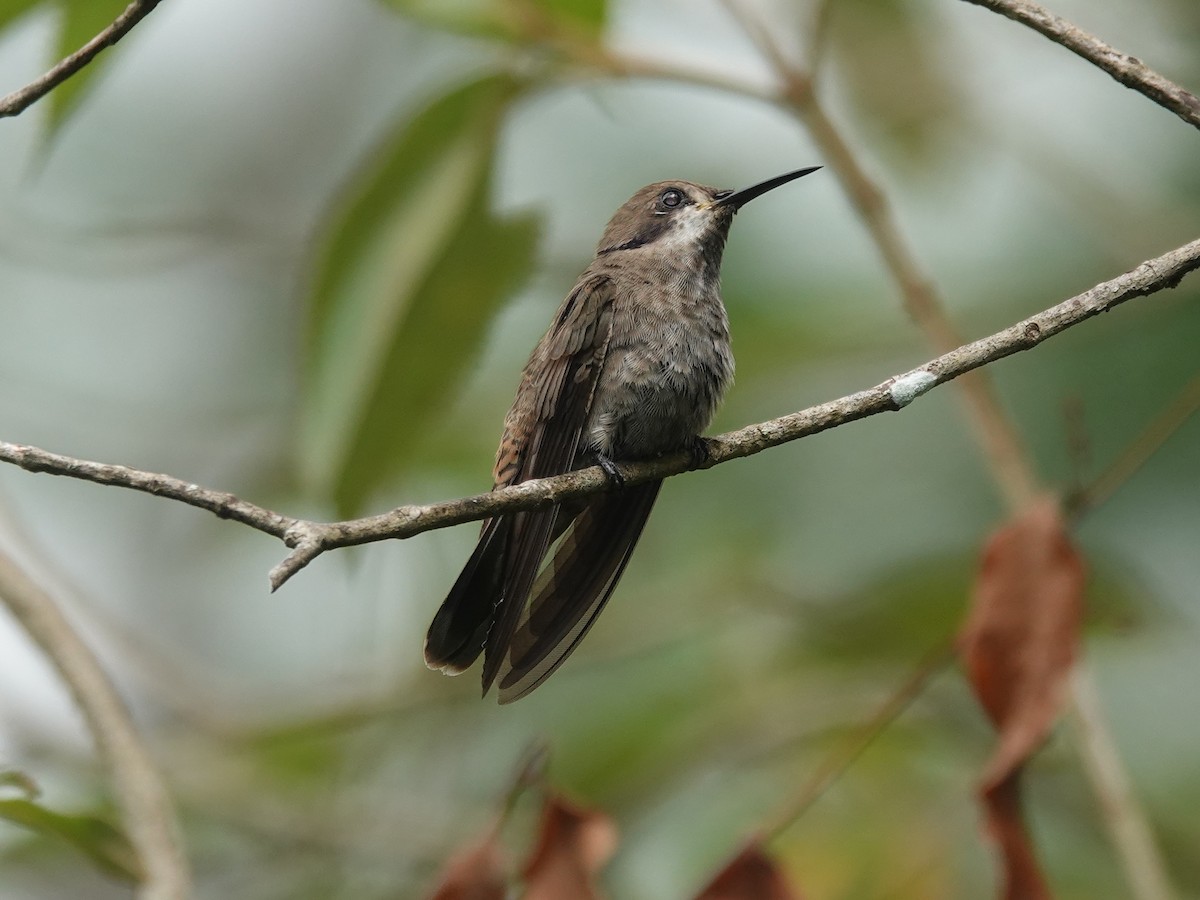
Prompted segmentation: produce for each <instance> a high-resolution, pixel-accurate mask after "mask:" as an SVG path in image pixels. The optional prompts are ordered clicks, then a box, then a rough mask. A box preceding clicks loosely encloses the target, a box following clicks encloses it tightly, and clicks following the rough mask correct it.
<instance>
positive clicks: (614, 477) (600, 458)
mask: <svg viewBox="0 0 1200 900" xmlns="http://www.w3.org/2000/svg"><path fill="white" fill-rule="evenodd" d="M596 462H597V464H599V466H600V468H602V469H603V470H604V474H605V475H607V476H608V482H609V484H611V485H612V486H613V487H615V488H616V489H617V490H620V489H621V488H623V487H625V476H624V475H622V474H621V470H620V469H618V468H617V464H616V463H615V462H613V461H612V460H611V459H609V458H608V457H607V456H605V455H604V454H603V453H599V452H597V453H596Z"/></svg>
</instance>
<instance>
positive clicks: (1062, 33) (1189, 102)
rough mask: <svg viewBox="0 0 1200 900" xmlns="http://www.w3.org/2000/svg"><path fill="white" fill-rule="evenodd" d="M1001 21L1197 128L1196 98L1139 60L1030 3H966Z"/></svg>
mask: <svg viewBox="0 0 1200 900" xmlns="http://www.w3.org/2000/svg"><path fill="white" fill-rule="evenodd" d="M967 2H968V3H974V4H975V5H976V6H982V7H985V8H987V9H990V10H991V11H992V12H995V13H999V14H1000V15H1002V16H1004V17H1005V18H1008V19H1012V20H1013V21H1014V22H1020V23H1021V24H1022V25H1028V26H1029V27H1030V28H1032V29H1033V30H1034V31H1037V32H1039V33H1040V34H1043V35H1045V36H1046V37H1048V38H1050V40H1052V41H1054V43H1056V44H1059V45H1061V46H1063V47H1066V48H1067V49H1068V50H1070V51H1071V52H1072V53H1074V54H1075V55H1077V56H1082V57H1083V58H1084V59H1086V60H1087V61H1088V62H1090V63H1091V64H1092V65H1094V66H1096V67H1097V68H1100V69H1103V70H1104V71H1105V72H1107V73H1108V74H1109V75H1111V76H1112V77H1113V78H1115V79H1116V80H1117V81H1119V82H1121V84H1123V85H1125V87H1127V88H1132V89H1133V90H1135V91H1137V92H1138V93H1140V94H1144V95H1145V96H1147V97H1149V98H1150V99H1151V100H1153V101H1154V102H1155V103H1157V104H1158V105H1159V106H1161V107H1163V108H1164V109H1168V110H1170V111H1171V112H1173V113H1175V115H1177V116H1179V118H1181V119H1183V121H1185V122H1187V123H1188V124H1189V125H1191V126H1192V127H1193V128H1200V97H1197V96H1196V95H1195V94H1192V93H1190V92H1189V91H1185V90H1184V89H1183V88H1181V87H1180V86H1179V85H1177V84H1175V83H1174V82H1173V81H1170V80H1168V79H1166V78H1163V77H1162V76H1161V75H1159V74H1158V73H1157V72H1155V71H1154V70H1153V69H1151V68H1149V67H1148V66H1146V65H1145V64H1144V63H1142V61H1141V60H1140V59H1137V58H1136V57H1133V56H1130V55H1129V54H1127V53H1122V52H1121V51H1120V50H1118V49H1116V48H1115V47H1111V46H1109V45H1108V44H1106V43H1104V41H1102V40H1100V39H1099V38H1098V37H1095V36H1094V35H1091V34H1088V32H1086V31H1084V30H1083V29H1081V28H1077V27H1076V26H1074V25H1072V24H1071V23H1070V22H1068V21H1067V20H1066V19H1063V18H1060V17H1059V16H1056V15H1055V14H1054V13H1052V12H1050V10H1048V9H1046V8H1045V7H1044V6H1041V5H1039V4H1037V3H1034V2H1033V0H967Z"/></svg>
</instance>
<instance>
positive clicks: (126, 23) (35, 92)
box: [0, 0, 161, 117]
mask: <svg viewBox="0 0 1200 900" xmlns="http://www.w3.org/2000/svg"><path fill="white" fill-rule="evenodd" d="M160 2H161V0H133V2H132V3H130V4H129V5H128V6H127V7H125V11H124V12H122V13H121V14H120V15H119V16H117V18H116V19H114V20H113V23H112V24H111V25H109V26H108V27H107V28H105V29H104V30H103V31H101V32H100V33H99V34H98V35H96V36H95V37H94V38H92V39H91V40H90V41H88V42H87V43H86V44H84V45H83V46H82V47H80V48H79V49H78V50H76V51H75V52H74V53H72V54H71V55H70V56H68V57H67V58H66V59H64V60H62V61H61V62H59V63H58V64H57V65H55V66H54V68H52V69H51V70H50V71H49V72H47V73H46V74H45V75H43V76H42V77H40V78H38V79H36V80H35V81H31V82H30V83H29V84H27V85H25V87H23V88H20V89H19V90H15V91H13V92H12V93H11V94H8V95H7V96H5V97H0V117H4V116H16V115H20V114H21V113H23V112H24V111H25V110H26V109H28V108H29V107H30V106H32V105H33V104H34V103H36V102H37V101H38V100H40V99H41V98H42V97H44V96H46V95H47V94H48V93H50V92H51V91H52V90H54V89H55V88H56V87H58V86H59V85H60V84H62V83H63V82H64V81H66V80H67V79H68V78H70V77H71V76H72V75H74V74H75V73H76V72H78V71H79V70H80V69H82V68H83V67H84V66H86V65H87V64H88V63H90V62H91V61H92V60H93V59H95V58H96V57H97V56H99V55H100V52H101V51H102V50H105V49H107V48H108V47H111V46H112V45H113V44H115V43H116V42H117V41H119V40H121V38H123V37H125V35H127V34H129V32H130V31H132V30H133V26H135V25H136V24H137V23H138V22H140V21H141V20H142V19H144V18H146V16H148V15H149V14H150V13H151V12H152V11H153V10H154V8H155V7H156V6H158V4H159V3H160Z"/></svg>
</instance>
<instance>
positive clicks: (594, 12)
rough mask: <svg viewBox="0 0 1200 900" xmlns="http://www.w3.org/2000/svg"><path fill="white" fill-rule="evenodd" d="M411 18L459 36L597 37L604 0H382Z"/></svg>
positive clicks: (519, 37) (516, 38) (512, 37)
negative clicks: (564, 31) (559, 32)
mask: <svg viewBox="0 0 1200 900" xmlns="http://www.w3.org/2000/svg"><path fill="white" fill-rule="evenodd" d="M384 2H385V3H387V5H388V6H390V7H392V8H393V9H395V10H396V11H397V12H400V13H402V14H403V15H406V16H408V17H410V18H412V19H415V20H417V21H419V22H422V23H424V24H426V25H430V26H432V27H434V28H441V29H445V30H447V31H456V32H459V33H461V34H471V35H476V36H479V37H487V38H502V39H504V40H520V39H522V38H525V39H536V38H539V37H541V36H543V35H545V34H546V32H547V31H548V30H550V29H552V28H554V27H556V26H557V27H564V28H568V29H575V30H582V31H584V32H585V33H587V34H590V35H596V34H599V33H600V31H601V29H603V27H604V22H605V16H606V14H607V3H606V2H605V0H384Z"/></svg>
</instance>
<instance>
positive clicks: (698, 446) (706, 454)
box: [687, 435, 713, 469]
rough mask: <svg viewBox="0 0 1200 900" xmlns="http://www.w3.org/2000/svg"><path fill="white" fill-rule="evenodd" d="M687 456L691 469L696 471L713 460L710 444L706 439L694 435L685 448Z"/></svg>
mask: <svg viewBox="0 0 1200 900" xmlns="http://www.w3.org/2000/svg"><path fill="white" fill-rule="evenodd" d="M687 451H688V455H689V456H690V457H691V460H692V468H693V469H698V468H700V466H702V465H704V464H705V463H706V462H708V461H709V460H710V459H712V458H713V454H712V442H711V441H709V439H708V438H706V437H702V436H701V435H696V436H695V437H693V438H692V439H691V440H690V441H688V446H687Z"/></svg>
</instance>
